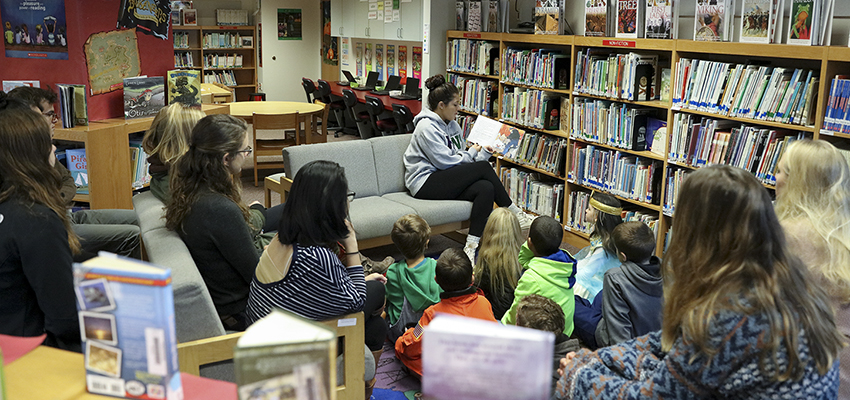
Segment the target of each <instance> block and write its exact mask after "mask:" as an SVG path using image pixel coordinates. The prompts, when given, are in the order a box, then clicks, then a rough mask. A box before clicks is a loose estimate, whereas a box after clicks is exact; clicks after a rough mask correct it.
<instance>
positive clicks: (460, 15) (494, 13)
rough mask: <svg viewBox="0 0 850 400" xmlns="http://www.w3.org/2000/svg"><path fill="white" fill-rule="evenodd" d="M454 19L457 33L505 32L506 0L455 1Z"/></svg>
mask: <svg viewBox="0 0 850 400" xmlns="http://www.w3.org/2000/svg"><path fill="white" fill-rule="evenodd" d="M455 19H456V24H455V29H457V30H459V31H470V32H507V31H508V0H457V1H455Z"/></svg>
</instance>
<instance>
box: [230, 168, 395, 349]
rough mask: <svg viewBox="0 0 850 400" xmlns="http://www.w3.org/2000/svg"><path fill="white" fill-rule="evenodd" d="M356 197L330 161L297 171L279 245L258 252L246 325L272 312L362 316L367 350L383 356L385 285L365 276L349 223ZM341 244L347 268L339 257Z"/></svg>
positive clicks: (317, 316)
mask: <svg viewBox="0 0 850 400" xmlns="http://www.w3.org/2000/svg"><path fill="white" fill-rule="evenodd" d="M353 196H354V193H348V181H347V180H346V178H345V170H344V169H343V168H342V167H341V166H340V165H339V164H337V163H335V162H331V161H313V162H310V163H308V164H306V165H304V166H303V167H301V169H300V170H298V173H297V174H296V175H295V179H294V180H293V181H292V189H291V190H290V192H289V196H288V197H287V198H286V203H285V204H284V206H283V215H282V217H281V219H280V227H279V229H278V232H277V240H272V242H271V243H270V244H269V247H268V248H266V250H265V251H264V252H263V254H262V256H261V257H260V262H259V264H258V265H257V270H256V274H255V275H254V278H253V280H252V281H251V294H250V296H249V298H248V310H247V313H248V319H249V321H250V322H251V323H253V322H255V321H257V320H258V319H260V318H262V317H264V316H266V315H267V314H268V313H269V312H270V311H271V309H272V308H282V309H284V310H287V311H291V312H293V313H295V314H298V315H300V316H302V317H304V318H308V319H312V320H325V319H329V318H333V317H338V316H340V315H345V314H348V313H352V312H357V311H363V313H364V315H365V317H366V321H365V330H366V345H367V346H368V347H369V349H370V350H372V351H378V350H380V349H381V347H382V345H383V342H384V338H385V337H386V334H387V326H386V323H385V322H384V320H383V318H381V316H380V312H381V310H382V308H383V304H384V285H383V282H385V281H386V278H384V276H383V275H381V274H371V275H369V276H367V277H365V279H364V277H363V267H362V265H361V263H360V252H359V251H358V248H357V237H356V236H355V234H354V229H353V228H352V227H351V223H350V222H349V221H348V219H346V216H347V215H348V202H349V200H350V198H351V197H353ZM338 243H341V244H342V250H344V255H343V257H344V260H345V262H344V263H343V262H342V261H340V257H338V256H337V252H338V251H339V245H338ZM375 314H377V315H375Z"/></svg>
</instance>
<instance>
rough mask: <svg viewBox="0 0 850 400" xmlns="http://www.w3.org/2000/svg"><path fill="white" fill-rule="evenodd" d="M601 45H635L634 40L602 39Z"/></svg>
mask: <svg viewBox="0 0 850 400" xmlns="http://www.w3.org/2000/svg"><path fill="white" fill-rule="evenodd" d="M602 45H603V46H614V47H635V41H634V40H603V41H602Z"/></svg>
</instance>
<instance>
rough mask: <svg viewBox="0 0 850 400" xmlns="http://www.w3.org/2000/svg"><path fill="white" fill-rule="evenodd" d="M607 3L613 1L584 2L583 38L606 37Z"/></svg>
mask: <svg viewBox="0 0 850 400" xmlns="http://www.w3.org/2000/svg"><path fill="white" fill-rule="evenodd" d="M608 1H613V0H585V2H584V36H607V35H608Z"/></svg>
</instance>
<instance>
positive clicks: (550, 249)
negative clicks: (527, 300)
mask: <svg viewBox="0 0 850 400" xmlns="http://www.w3.org/2000/svg"><path fill="white" fill-rule="evenodd" d="M563 233H564V229H563V227H561V224H560V223H559V222H558V221H557V220H555V219H554V218H552V217H545V216H544V217H539V218H537V219H535V220H534V222H532V223H531V229H529V231H528V240H527V241H526V243H524V244H523V245H522V249H520V252H519V263H520V264H521V265H522V266H523V268H524V269H525V272H524V273H523V274H522V277H521V278H519V282H518V283H517V287H516V291H515V292H514V302H513V304H511V308H510V309H509V310H508V312H506V313H505V315H504V316H503V317H502V323H503V324H506V325H515V324H516V312H517V307H518V305H519V301H520V300H522V298H523V297H525V296H528V295H530V294H539V295H542V296H544V297H548V298H549V299H552V300H553V301H555V302H556V303H558V305H559V306H561V309H562V310H563V311H564V320H565V323H564V330H563V332H564V333H565V334H566V335H571V334H572V333H573V311H574V309H575V299H574V296H573V285H574V284H575V274H576V268H575V259H573V257H572V256H570V253H567V252H566V251H565V250H562V249H560V246H561V238H562V237H563Z"/></svg>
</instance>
